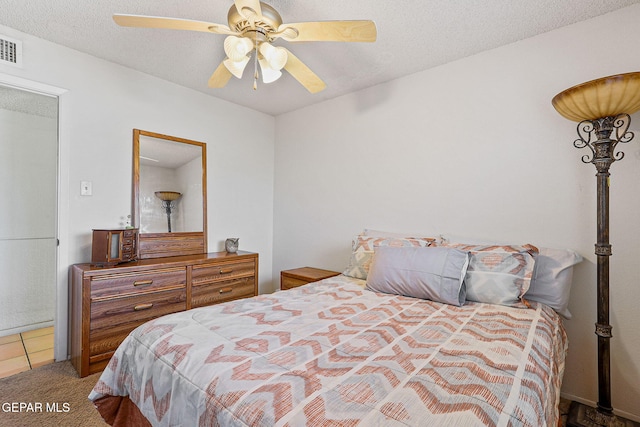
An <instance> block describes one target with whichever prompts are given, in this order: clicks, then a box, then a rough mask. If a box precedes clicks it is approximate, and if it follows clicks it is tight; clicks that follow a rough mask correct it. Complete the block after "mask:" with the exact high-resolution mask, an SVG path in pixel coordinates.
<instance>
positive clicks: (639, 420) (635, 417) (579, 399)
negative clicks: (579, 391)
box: [560, 393, 640, 423]
mask: <svg viewBox="0 0 640 427" xmlns="http://www.w3.org/2000/svg"><path fill="white" fill-rule="evenodd" d="M560 397H562V398H564V399H568V400H573V401H574V402H578V403H582V404H583V405H588V406H592V407H594V408H595V407H596V406H597V404H596V402H593V401H591V400H587V399H583V398H582V397H579V396H574V395H572V394H567V393H560ZM613 412H614V413H615V414H616V415H619V416H621V417H622V418H626V419H628V420H631V421H635V422H637V423H640V415H637V414H631V413H629V412H626V411H621V410H619V409H616V408H613Z"/></svg>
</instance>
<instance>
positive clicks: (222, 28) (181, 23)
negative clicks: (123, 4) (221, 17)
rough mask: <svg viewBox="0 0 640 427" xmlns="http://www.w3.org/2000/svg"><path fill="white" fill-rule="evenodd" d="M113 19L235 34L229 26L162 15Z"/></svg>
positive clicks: (127, 24) (135, 24)
mask: <svg viewBox="0 0 640 427" xmlns="http://www.w3.org/2000/svg"><path fill="white" fill-rule="evenodd" d="M113 20H114V21H116V24H118V25H121V26H123V27H141V28H163V29H168V30H187V31H202V32H205V33H215V34H233V35H237V34H238V33H236V32H235V31H231V29H229V27H227V26H226V25H222V24H212V23H211V22H202V21H193V20H191V19H179V18H164V17H161V16H144V15H125V14H115V15H113Z"/></svg>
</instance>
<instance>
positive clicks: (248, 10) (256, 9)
mask: <svg viewBox="0 0 640 427" xmlns="http://www.w3.org/2000/svg"><path fill="white" fill-rule="evenodd" d="M234 3H235V5H236V9H237V10H238V13H240V15H242V16H243V17H244V18H245V19H249V20H251V17H252V16H254V15H257V16H262V8H261V7H260V0H234ZM254 20H255V19H254Z"/></svg>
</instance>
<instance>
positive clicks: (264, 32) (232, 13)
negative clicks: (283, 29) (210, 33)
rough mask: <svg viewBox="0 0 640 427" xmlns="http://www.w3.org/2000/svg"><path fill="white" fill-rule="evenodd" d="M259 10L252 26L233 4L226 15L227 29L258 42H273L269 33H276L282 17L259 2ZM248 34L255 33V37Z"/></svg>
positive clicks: (271, 8)
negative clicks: (259, 12)
mask: <svg viewBox="0 0 640 427" xmlns="http://www.w3.org/2000/svg"><path fill="white" fill-rule="evenodd" d="M260 8H261V9H262V10H261V14H260V15H257V16H256V18H257V19H256V20H255V21H254V24H253V25H252V23H251V20H250V19H247V18H246V17H245V16H243V15H241V14H240V12H238V9H237V8H236V5H235V4H234V5H233V6H231V8H230V9H229V13H228V15H227V21H228V23H229V28H231V29H232V30H235V31H237V32H239V33H242V35H243V36H244V35H246V36H247V37H251V39H254V38H257V39H258V40H259V41H268V42H271V41H273V40H274V39H275V37H272V36H271V33H275V32H276V31H278V27H280V25H282V17H281V16H280V14H279V13H278V12H277V11H276V10H275V9H274V8H273V7H271V6H269V5H268V4H266V3H262V2H260ZM249 32H255V35H254V34H251V35H248V34H247V33H249Z"/></svg>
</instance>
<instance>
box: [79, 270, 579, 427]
mask: <svg viewBox="0 0 640 427" xmlns="http://www.w3.org/2000/svg"><path fill="white" fill-rule="evenodd" d="M363 284H364V282H363V281H360V280H356V279H350V278H347V277H345V276H337V277H333V278H329V279H325V280H323V281H321V282H316V283H312V284H308V285H305V286H302V287H299V288H295V289H291V290H288V291H282V292H276V293H274V294H270V295H261V296H257V297H254V298H250V299H242V300H237V301H232V302H229V303H225V304H220V305H215V306H211V307H204V308H199V309H194V310H190V311H186V312H181V313H176V314H172V315H168V316H165V317H162V318H159V319H156V320H154V321H151V322H149V323H147V324H145V325H142V326H140V327H139V328H138V329H136V330H135V331H133V332H132V333H131V335H130V336H129V337H128V338H127V339H126V340H125V341H124V342H123V343H122V345H121V346H120V347H119V349H118V350H117V352H116V353H115V355H114V356H113V358H112V359H111V362H110V364H109V366H108V367H107V368H106V369H105V371H104V373H103V374H102V376H101V377H100V380H99V382H98V383H97V384H96V386H95V388H94V390H93V391H92V392H91V395H90V396H89V398H90V399H91V400H94V401H95V400H97V399H100V398H101V397H104V396H129V398H130V399H131V400H132V401H133V403H134V404H135V405H136V406H137V407H138V408H139V409H140V411H141V412H142V414H143V415H144V416H145V417H146V418H147V419H148V420H149V421H150V422H151V424H153V425H159V426H217V425H220V426H225V427H227V426H269V427H271V426H329V425H335V426H337V425H339V426H354V425H362V426H405V425H409V426H428V425H438V426H472V425H500V426H535V427H539V426H555V425H556V424H557V419H558V411H557V407H558V405H557V404H558V400H559V393H560V385H561V381H562V374H563V372H564V359H565V353H566V349H567V340H566V335H565V332H564V329H563V327H562V324H561V321H560V319H559V317H558V316H557V315H556V313H555V312H554V311H553V310H552V309H550V308H548V307H547V306H545V305H542V304H533V306H532V309H518V308H511V307H503V306H498V305H489V304H481V303H467V304H465V305H464V306H462V307H454V306H450V305H445V304H439V303H435V302H431V301H426V300H419V299H414V298H408V297H402V296H395V295H386V294H378V293H374V292H371V291H368V290H365V289H363Z"/></svg>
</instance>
